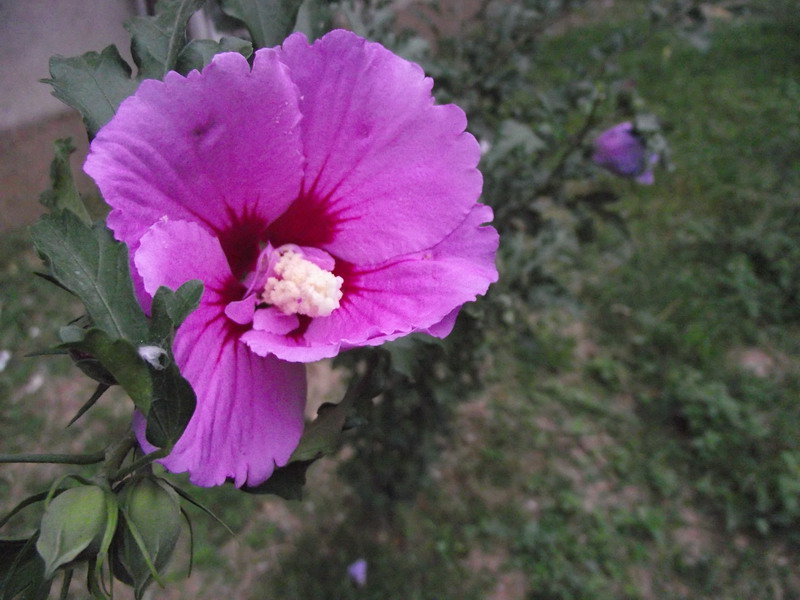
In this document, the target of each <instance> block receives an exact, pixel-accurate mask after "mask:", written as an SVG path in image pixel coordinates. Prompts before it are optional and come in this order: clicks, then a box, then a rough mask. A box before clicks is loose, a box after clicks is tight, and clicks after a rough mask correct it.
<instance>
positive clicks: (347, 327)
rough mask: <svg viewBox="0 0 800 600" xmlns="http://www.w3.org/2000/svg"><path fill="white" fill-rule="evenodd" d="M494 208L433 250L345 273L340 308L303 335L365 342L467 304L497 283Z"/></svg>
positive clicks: (483, 209)
mask: <svg viewBox="0 0 800 600" xmlns="http://www.w3.org/2000/svg"><path fill="white" fill-rule="evenodd" d="M491 218H492V210H491V209H490V208H489V207H487V206H483V205H477V206H476V207H475V208H474V209H473V210H472V212H470V214H469V216H468V217H467V218H466V219H465V220H464V222H463V223H462V224H461V225H460V226H459V227H458V229H456V230H455V231H454V232H453V233H452V234H451V235H449V236H448V237H447V238H445V239H444V240H443V241H442V242H441V243H439V244H437V245H436V246H434V247H433V248H431V249H429V250H424V251H422V252H418V253H415V254H411V255H405V256H401V257H398V258H395V259H392V260H390V261H387V262H385V263H382V264H380V265H377V266H374V267H356V268H355V270H354V272H352V273H350V274H349V275H345V286H346V289H347V292H346V294H345V298H344V301H343V302H342V305H341V306H340V307H339V309H337V310H335V311H334V312H333V313H332V314H331V315H330V316H329V317H327V318H324V319H314V320H313V321H312V322H311V323H310V325H309V327H308V330H307V331H306V334H305V339H306V340H307V341H308V342H309V344H311V345H315V344H322V343H325V342H329V341H332V340H341V341H342V342H343V343H344V344H347V345H350V346H353V345H361V344H363V343H365V342H367V341H368V340H370V339H374V338H378V337H382V336H386V335H393V334H395V333H410V332H412V331H419V330H425V329H428V328H431V327H434V326H437V325H438V324H439V323H440V322H441V321H443V320H444V319H445V318H446V317H448V316H451V318H452V317H453V315H451V313H452V311H453V310H454V309H457V308H458V307H460V306H461V305H462V304H464V303H465V302H469V301H472V300H475V298H476V297H477V296H478V295H481V294H484V293H486V290H487V289H488V287H489V284H490V283H493V282H494V281H497V269H496V267H495V264H494V257H495V253H496V251H497V246H498V241H499V239H498V235H497V232H496V231H495V230H494V229H493V228H492V227H483V226H481V225H482V224H483V223H486V222H488V221H490V220H491Z"/></svg>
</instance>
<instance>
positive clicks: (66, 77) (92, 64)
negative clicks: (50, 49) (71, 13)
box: [42, 45, 138, 138]
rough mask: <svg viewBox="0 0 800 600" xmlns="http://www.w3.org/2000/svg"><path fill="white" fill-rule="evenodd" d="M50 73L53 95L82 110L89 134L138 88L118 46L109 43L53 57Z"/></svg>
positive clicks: (49, 80)
mask: <svg viewBox="0 0 800 600" xmlns="http://www.w3.org/2000/svg"><path fill="white" fill-rule="evenodd" d="M50 77H51V79H43V80H42V81H43V82H44V83H49V84H50V85H51V86H53V95H54V96H55V97H56V98H58V99H59V100H61V101H62V102H63V103H64V104H66V105H68V106H71V107H72V108H74V109H76V110H77V111H78V112H80V113H81V115H82V116H83V122H84V123H85V124H86V130H87V131H88V132H89V137H90V138H91V137H94V136H95V134H96V133H97V131H98V130H99V129H100V128H101V127H102V126H103V125H105V124H106V123H108V122H109V121H110V120H111V117H113V116H114V113H116V112H117V107H118V106H119V105H120V103H121V102H122V101H123V100H124V99H125V98H127V97H128V96H130V95H131V94H133V92H135V91H136V87H137V85H138V84H137V82H136V81H134V80H132V79H131V68H130V66H128V63H126V62H125V61H124V60H122V57H121V56H120V55H119V51H118V50H117V48H116V46H113V45H112V46H108V47H107V48H105V49H104V50H103V51H102V52H101V53H100V54H98V53H97V52H87V53H86V54H82V55H81V56H76V57H73V58H65V57H63V56H53V57H52V58H51V59H50Z"/></svg>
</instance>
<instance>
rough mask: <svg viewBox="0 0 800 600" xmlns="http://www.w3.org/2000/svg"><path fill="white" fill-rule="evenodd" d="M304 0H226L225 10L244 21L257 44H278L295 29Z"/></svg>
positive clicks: (257, 45)
mask: <svg viewBox="0 0 800 600" xmlns="http://www.w3.org/2000/svg"><path fill="white" fill-rule="evenodd" d="M302 3H303V0H222V10H223V11H224V12H225V13H227V14H228V15H230V16H231V17H234V18H236V19H239V20H240V21H242V22H243V23H244V24H245V26H246V27H247V29H248V31H249V32H250V35H251V37H252V38H253V45H254V46H255V47H256V48H269V47H272V46H277V45H278V44H280V43H281V42H283V40H284V39H285V38H286V36H287V35H289V34H290V33H291V32H292V31H293V30H294V25H295V22H296V21H297V12H298V11H299V10H300V5H301V4H302Z"/></svg>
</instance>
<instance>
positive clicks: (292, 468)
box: [242, 460, 314, 500]
mask: <svg viewBox="0 0 800 600" xmlns="http://www.w3.org/2000/svg"><path fill="white" fill-rule="evenodd" d="M313 462H314V460H299V461H295V462H290V463H289V464H287V465H286V466H285V467H280V468H277V469H275V471H273V473H272V475H271V476H270V478H269V479H267V480H266V481H265V482H264V483H262V484H260V485H257V486H253V487H243V488H242V491H244V492H247V493H248V494H274V495H276V496H280V497H281V498H283V499H285V500H302V499H303V486H304V485H305V484H306V471H308V467H310V466H311V464H312V463H313Z"/></svg>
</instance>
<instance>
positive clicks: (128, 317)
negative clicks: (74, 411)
mask: <svg viewBox="0 0 800 600" xmlns="http://www.w3.org/2000/svg"><path fill="white" fill-rule="evenodd" d="M31 234H32V236H33V239H34V244H35V245H36V248H37V250H38V251H39V253H40V254H41V255H42V256H43V257H44V258H45V260H46V261H47V263H48V265H49V267H50V270H51V273H52V275H53V277H54V278H55V279H56V281H57V282H58V283H59V284H61V285H62V286H63V287H64V288H66V289H67V290H68V291H70V292H72V293H73V294H75V295H76V296H78V297H79V298H80V299H81V300H82V301H83V303H84V305H85V306H86V309H87V312H88V314H89V317H90V318H91V323H92V325H93V327H92V328H90V329H84V328H83V327H80V326H78V325H70V326H67V327H62V328H61V330H60V334H61V337H62V340H63V341H64V342H65V343H64V345H63V346H62V347H64V348H68V349H69V350H70V351H71V352H72V353H73V355H74V353H75V352H80V353H82V354H81V355H79V356H77V358H78V362H76V364H78V366H79V367H80V368H81V369H82V370H84V372H86V373H87V374H88V375H89V376H90V377H94V378H95V379H97V380H98V381H100V382H101V383H105V384H109V385H111V384H113V383H119V384H120V385H121V386H122V387H123V389H125V391H126V392H127V393H128V395H130V397H131V399H132V400H133V402H134V404H135V405H136V407H137V408H138V409H139V410H140V411H141V412H142V413H143V414H144V415H145V416H146V417H147V419H148V426H147V438H148V440H150V442H151V443H152V444H154V445H156V446H159V447H162V448H163V447H171V446H172V444H174V443H175V442H176V441H177V440H178V438H179V437H180V436H181V434H182V433H183V430H184V428H185V427H186V424H187V423H188V422H189V419H191V416H192V414H193V413H194V408H195V405H196V397H195V394H194V391H193V390H192V387H191V386H190V385H189V383H188V382H187V381H186V380H185V379H184V378H183V377H182V376H181V374H180V371H179V370H178V367H177V366H176V365H175V361H174V359H173V356H172V337H173V333H174V329H175V328H176V327H177V326H178V325H180V324H181V323H182V322H183V320H184V319H185V318H186V317H187V316H188V315H189V313H190V312H191V311H193V310H194V309H195V308H197V305H198V304H199V302H200V298H201V296H202V294H203V284H202V282H200V281H197V280H194V281H188V282H186V283H184V284H183V285H182V286H181V287H180V288H178V290H177V291H175V292H172V291H171V290H169V289H168V288H161V289H159V290H158V293H157V294H156V297H155V298H154V299H153V318H152V319H148V318H147V317H146V316H145V314H144V312H143V311H142V309H141V307H140V306H139V302H138V301H137V299H136V296H135V294H134V291H133V284H132V283H131V278H130V271H129V268H128V249H127V247H126V246H125V245H124V244H122V243H120V242H117V241H116V240H114V238H113V236H112V234H111V232H110V231H109V230H108V229H107V228H106V227H105V226H104V225H103V224H102V223H98V224H97V225H95V226H94V227H92V228H89V227H87V226H86V225H84V224H83V223H81V222H80V220H79V219H78V218H77V217H76V216H74V215H73V214H72V213H70V212H68V211H61V212H59V213H57V214H54V215H47V216H45V217H43V218H42V220H40V221H39V222H38V223H36V224H35V225H34V226H33V227H32V228H31ZM161 357H164V359H165V360H164V361H163V362H159V361H158V360H157V359H158V358H161Z"/></svg>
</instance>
